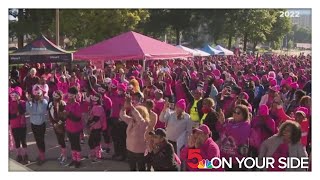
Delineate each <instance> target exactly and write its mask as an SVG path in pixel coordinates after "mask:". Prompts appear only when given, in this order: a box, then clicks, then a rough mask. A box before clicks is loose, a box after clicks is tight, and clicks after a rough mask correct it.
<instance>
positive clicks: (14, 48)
mask: <svg viewBox="0 0 320 180" xmlns="http://www.w3.org/2000/svg"><path fill="white" fill-rule="evenodd" d="M15 50H18V48H16V47H9V51H15Z"/></svg>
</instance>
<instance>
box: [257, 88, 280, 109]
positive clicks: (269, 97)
mask: <svg viewBox="0 0 320 180" xmlns="http://www.w3.org/2000/svg"><path fill="white" fill-rule="evenodd" d="M279 90H280V87H279V86H278V85H275V86H271V87H269V90H268V93H267V94H265V95H264V96H262V97H261V101H260V103H259V106H261V105H264V104H265V105H267V106H268V107H269V108H270V107H271V105H272V102H273V99H274V97H275V96H277V95H278V92H279Z"/></svg>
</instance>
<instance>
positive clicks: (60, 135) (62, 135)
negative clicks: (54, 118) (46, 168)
mask: <svg viewBox="0 0 320 180" xmlns="http://www.w3.org/2000/svg"><path fill="white" fill-rule="evenodd" d="M53 129H54V128H53ZM54 132H55V134H56V136H57V140H58V144H59V145H60V146H61V148H66V142H65V140H64V139H65V129H64V128H63V133H59V132H57V131H56V130H55V129H54Z"/></svg>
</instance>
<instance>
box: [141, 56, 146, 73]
mask: <svg viewBox="0 0 320 180" xmlns="http://www.w3.org/2000/svg"><path fill="white" fill-rule="evenodd" d="M142 63H143V70H142V71H143V72H145V71H146V59H145V58H144V59H143V62H142Z"/></svg>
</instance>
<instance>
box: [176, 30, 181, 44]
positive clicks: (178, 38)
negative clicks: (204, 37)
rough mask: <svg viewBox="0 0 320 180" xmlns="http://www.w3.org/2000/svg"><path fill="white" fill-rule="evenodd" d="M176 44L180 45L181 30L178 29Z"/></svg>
mask: <svg viewBox="0 0 320 180" xmlns="http://www.w3.org/2000/svg"><path fill="white" fill-rule="evenodd" d="M176 45H180V30H179V29H178V28H177V29H176Z"/></svg>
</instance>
